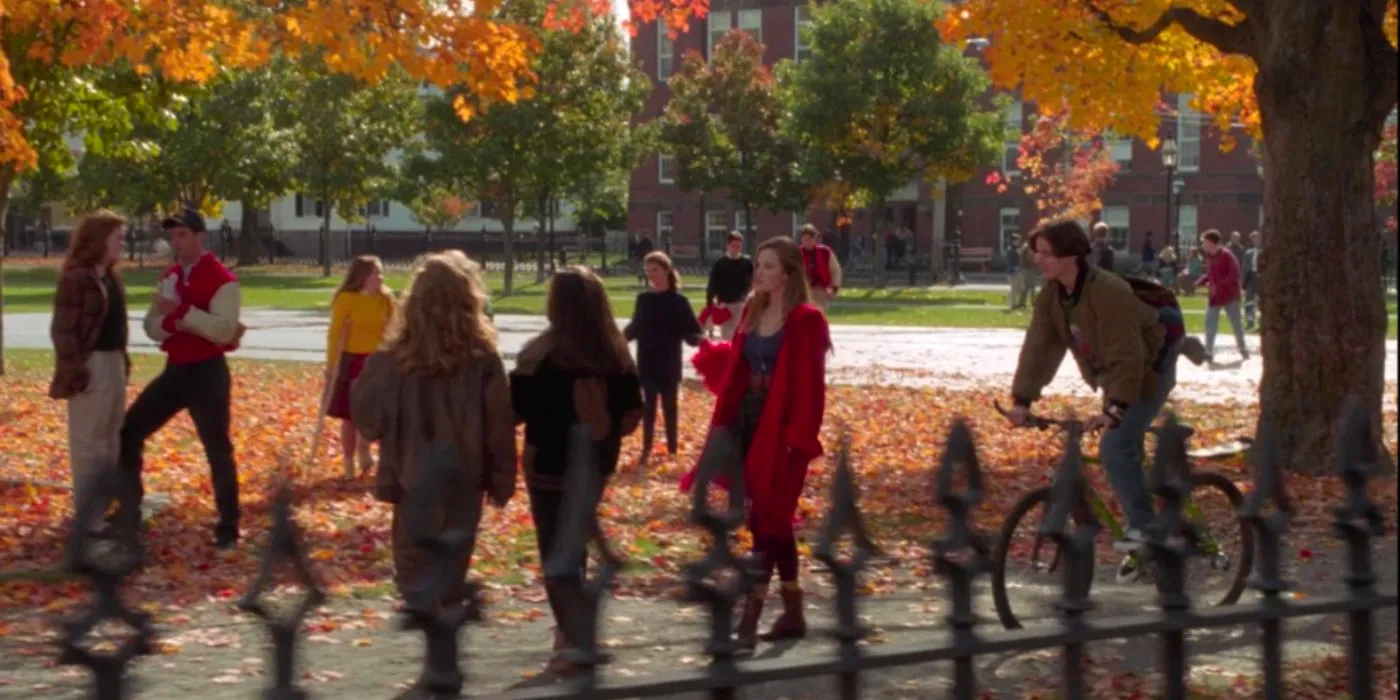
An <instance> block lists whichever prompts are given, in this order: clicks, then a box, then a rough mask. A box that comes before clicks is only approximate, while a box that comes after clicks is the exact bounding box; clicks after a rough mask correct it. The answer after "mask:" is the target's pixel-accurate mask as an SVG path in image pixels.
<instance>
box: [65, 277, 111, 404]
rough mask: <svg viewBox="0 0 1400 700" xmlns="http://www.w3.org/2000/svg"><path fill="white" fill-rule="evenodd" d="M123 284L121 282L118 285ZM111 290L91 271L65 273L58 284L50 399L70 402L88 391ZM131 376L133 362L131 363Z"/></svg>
mask: <svg viewBox="0 0 1400 700" xmlns="http://www.w3.org/2000/svg"><path fill="white" fill-rule="evenodd" d="M118 284H120V282H118ZM107 302H108V300H107V290H106V288H105V287H104V286H103V285H102V282H101V280H99V279H98V277H97V275H95V274H93V271H92V270H91V269H82V268H75V269H70V270H64V271H63V276H62V277H61V278H59V281H58V292H57V293H56V294H55V295H54V301H53V323H52V325H50V327H49V337H50V338H52V339H53V349H54V355H55V359H54V369H53V382H52V383H51V384H50V385H49V396H50V397H52V398H55V399H69V398H72V397H73V396H74V395H76V394H78V393H80V392H82V391H84V390H86V389H87V386H88V381H89V380H90V377H89V376H88V370H87V360H88V356H90V355H91V354H92V349H93V347H94V346H95V345H97V337H98V336H99V335H100V334H101V333H102V319H103V318H104V317H105V316H106V315H107ZM126 332H127V331H126V324H125V323H123V324H122V352H123V354H125V352H126ZM126 366H127V372H128V373H129V372H130V371H131V360H130V358H128V359H127V363H126Z"/></svg>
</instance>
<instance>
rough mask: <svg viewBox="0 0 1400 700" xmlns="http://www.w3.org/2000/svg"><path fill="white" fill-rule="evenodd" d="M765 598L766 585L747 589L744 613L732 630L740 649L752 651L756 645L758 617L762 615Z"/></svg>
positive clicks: (766, 595) (766, 596) (766, 594)
mask: <svg viewBox="0 0 1400 700" xmlns="http://www.w3.org/2000/svg"><path fill="white" fill-rule="evenodd" d="M767 598H768V587H767V586H754V588H753V590H752V591H749V597H748V598H745V599H744V614H743V616H742V617H740V618H739V627H738V628H737V629H735V630H734V637H735V639H736V640H737V641H738V642H739V648H740V649H741V650H744V651H753V650H754V649H755V648H757V647H758V619H759V618H760V617H763V601H764V600H765V599H767Z"/></svg>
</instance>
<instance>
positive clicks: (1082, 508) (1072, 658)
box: [1036, 426, 1103, 700]
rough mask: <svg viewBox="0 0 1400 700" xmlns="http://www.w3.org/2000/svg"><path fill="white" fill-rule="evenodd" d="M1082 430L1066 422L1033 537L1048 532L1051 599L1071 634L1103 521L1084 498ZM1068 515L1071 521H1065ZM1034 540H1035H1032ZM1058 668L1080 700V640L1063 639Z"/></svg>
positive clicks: (1072, 698) (1067, 691)
mask: <svg viewBox="0 0 1400 700" xmlns="http://www.w3.org/2000/svg"><path fill="white" fill-rule="evenodd" d="M1083 434H1084V433H1083V430H1081V429H1080V428H1079V427H1078V426H1072V427H1071V428H1070V429H1069V431H1068V434H1067V435H1066V436H1065V453H1064V456H1063V457H1061V458H1060V464H1059V466H1058V467H1057V468H1056V470H1055V477H1054V481H1053V482H1052V483H1051V485H1050V499H1049V502H1048V504H1047V505H1046V512H1045V518H1044V520H1042V521H1041V524H1040V531H1039V532H1038V533H1037V534H1036V537H1038V538H1049V539H1050V540H1051V541H1052V542H1054V543H1055V546H1056V554H1055V556H1056V559H1057V560H1058V562H1057V563H1058V565H1059V566H1060V576H1061V579H1060V590H1061V597H1060V599H1059V600H1058V601H1056V603H1055V607H1056V608H1057V609H1059V611H1060V622H1061V624H1062V625H1064V628H1065V631H1066V632H1068V633H1071V634H1073V633H1074V632H1076V631H1078V630H1079V629H1081V628H1083V627H1084V616H1085V615H1086V614H1087V613H1088V612H1089V611H1090V610H1093V608H1094V603H1093V601H1092V600H1090V598H1089V588H1090V586H1091V585H1092V584H1093V565H1094V556H1095V555H1094V541H1095V540H1096V539H1097V538H1098V535H1099V532H1100V531H1101V530H1102V529H1103V526H1102V525H1101V524H1100V523H1099V520H1098V518H1097V517H1096V516H1095V515H1094V511H1093V509H1091V508H1090V507H1089V504H1088V501H1087V500H1086V498H1085V488H1086V484H1085V482H1084V459H1083V453H1082V450H1081V449H1080V440H1081V439H1082V437H1083ZM1071 518H1072V519H1073V522H1074V526H1073V527H1070V521H1071ZM1037 545H1039V542H1037ZM1063 651H1064V660H1063V663H1064V671H1063V672H1062V674H1061V677H1062V679H1063V683H1064V688H1063V690H1064V696H1065V698H1066V700H1082V699H1083V698H1084V697H1085V695H1084V645H1083V644H1080V643H1077V642H1074V643H1068V644H1065V645H1064V649H1063Z"/></svg>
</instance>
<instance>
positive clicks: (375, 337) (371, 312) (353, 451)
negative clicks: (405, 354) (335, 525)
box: [325, 255, 394, 479]
mask: <svg viewBox="0 0 1400 700" xmlns="http://www.w3.org/2000/svg"><path fill="white" fill-rule="evenodd" d="M393 317H394V297H393V293H392V292H391V291H390V290H389V289H388V288H387V287H385V286H384V264H383V263H382V262H380V260H379V258H377V257H375V256H373V255H361V256H360V257H358V258H355V261H354V262H352V263H350V269H349V271H347V272H346V273H345V280H344V281H342V282H341V283H340V288H339V289H337V290H336V292H335V296H334V297H332V298H331V323H330V329H329V330H328V332H327V333H326V377H325V381H326V384H327V385H328V386H331V387H332V389H331V398H330V401H329V402H327V408H326V415H328V416H330V417H331V418H338V419H340V421H341V423H340V451H341V457H342V459H344V461H345V478H347V479H349V478H352V477H354V476H355V461H356V457H357V456H358V459H359V463H360V474H361V475H364V474H367V473H369V472H370V471H371V470H372V469H373V468H374V458H373V456H372V455H371V454H370V447H369V441H368V440H364V439H360V437H359V433H358V432H357V431H356V430H355V423H354V421H353V420H351V417H350V388H351V387H352V386H353V385H354V383H355V380H356V379H357V378H358V377H359V376H360V372H362V371H363V370H364V366H365V360H366V359H368V358H369V355H370V353H372V352H374V351H375V350H378V349H379V345H380V343H383V342H384V334H385V332H386V331H388V329H389V322H390V321H391V320H392V319H393ZM332 369H334V375H332Z"/></svg>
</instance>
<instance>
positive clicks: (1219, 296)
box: [1201, 246, 1240, 306]
mask: <svg viewBox="0 0 1400 700" xmlns="http://www.w3.org/2000/svg"><path fill="white" fill-rule="evenodd" d="M1201 281H1202V283H1204V284H1209V285H1210V293H1209V294H1208V295H1207V296H1206V303H1208V304H1210V305H1211V306H1226V305H1228V304H1231V303H1233V302H1236V301H1239V300H1240V261H1239V260H1236V259H1235V254H1234V253H1231V252H1230V249H1229V248H1226V247H1224V246H1221V248H1220V250H1217V251H1215V254H1214V255H1207V256H1206V274H1205V277H1202V278H1201Z"/></svg>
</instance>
